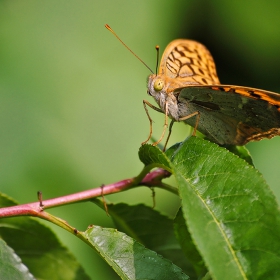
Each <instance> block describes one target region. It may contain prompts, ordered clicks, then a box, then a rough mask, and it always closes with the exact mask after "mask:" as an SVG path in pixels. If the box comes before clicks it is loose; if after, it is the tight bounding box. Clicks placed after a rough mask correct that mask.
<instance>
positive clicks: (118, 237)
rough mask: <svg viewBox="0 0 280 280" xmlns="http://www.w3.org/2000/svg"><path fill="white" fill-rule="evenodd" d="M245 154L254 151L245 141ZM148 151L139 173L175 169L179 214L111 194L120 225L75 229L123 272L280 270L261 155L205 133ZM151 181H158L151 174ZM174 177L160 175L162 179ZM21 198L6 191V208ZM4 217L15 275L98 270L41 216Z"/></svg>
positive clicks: (257, 273)
mask: <svg viewBox="0 0 280 280" xmlns="http://www.w3.org/2000/svg"><path fill="white" fill-rule="evenodd" d="M234 151H235V152H236V153H238V151H239V150H238V149H235V150H234ZM240 154H241V156H242V157H245V158H247V159H248V157H249V155H248V154H247V155H246V149H244V148H243V149H242V150H241V151H240ZM139 157H140V160H141V161H142V162H143V163H144V165H145V167H144V169H143V171H142V172H141V173H140V175H139V176H138V177H136V179H135V181H134V182H137V181H141V180H142V178H143V176H144V175H149V174H152V173H151V172H150V170H151V169H153V168H157V167H160V168H165V169H166V170H169V171H171V172H172V174H173V176H174V177H175V180H176V183H177V186H178V192H179V195H180V198H181V207H180V209H178V213H177V215H176V217H173V218H169V217H167V216H165V215H162V214H161V213H159V212H158V211H156V210H155V209H153V208H151V207H148V206H145V205H143V204H139V205H134V206H131V205H127V204H124V203H119V204H111V203H108V204H106V207H105V208H104V203H103V202H102V201H100V200H97V199H95V200H93V202H95V203H96V204H97V205H99V206H100V207H101V208H104V211H105V210H106V211H108V213H109V214H110V216H111V218H112V220H113V221H114V223H115V226H116V228H115V229H112V228H111V229H110V228H102V227H100V226H98V225H89V227H88V229H87V230H86V231H84V232H82V231H78V230H73V231H72V233H73V234H74V235H76V236H77V237H78V238H80V239H81V240H83V241H84V242H85V243H86V244H88V245H89V246H90V247H91V248H93V249H94V250H96V252H98V254H99V255H100V257H101V258H103V259H104V261H106V262H107V263H108V264H109V265H110V266H111V267H112V268H113V269H114V270H115V272H116V273H117V274H118V275H119V276H120V277H121V279H189V277H190V278H191V279H211V278H213V279H278V275H279V273H280V262H279V259H280V258H279V252H280V242H279V239H278V238H277V236H279V235H280V215H279V214H280V213H279V207H278V205H277V203H276V200H275V197H274V196H273V194H272V192H271V190H270V189H269V187H268V186H267V184H266V183H265V181H264V179H263V177H262V175H261V174H260V173H259V172H258V171H257V170H256V169H255V168H254V167H253V166H252V165H251V164H249V163H248V162H246V161H244V159H242V158H240V157H239V156H237V155H236V154H233V153H231V152H230V151H229V150H227V149H225V148H223V147H219V146H217V145H216V144H213V143H210V142H208V141H206V140H203V139H200V138H197V137H190V138H189V139H186V140H185V141H184V142H183V143H181V144H177V145H175V146H173V147H171V148H170V149H169V150H168V151H167V152H166V153H163V152H162V151H161V150H160V149H159V148H157V147H153V146H151V145H144V146H142V147H141V148H140V150H139ZM249 162H250V160H249ZM144 173H145V174H144ZM145 178H148V177H145ZM141 182H145V184H146V185H148V183H147V179H146V181H145V180H142V181H141ZM151 182H153V184H154V183H155V181H151ZM158 182H161V180H159V181H158ZM129 184H130V185H129V187H131V188H132V187H134V186H133V184H131V182H130V183H129ZM165 186H166V185H165V184H161V183H159V187H162V188H165ZM153 187H154V186H153ZM103 188H104V190H105V189H106V186H103ZM43 203H44V201H43ZM14 204H15V203H14V202H13V201H11V200H10V199H8V198H7V197H5V196H4V195H3V196H2V197H1V206H2V207H7V206H12V205H14ZM38 204H39V203H38ZM2 209H9V208H2ZM2 209H1V210H2ZM42 212H44V210H43V211H42ZM39 215H40V214H39ZM58 219H59V218H58ZM59 221H60V223H64V222H63V221H61V220H59ZM0 222H1V228H0V233H1V237H2V238H3V240H5V242H6V243H5V242H3V241H2V242H1V251H2V252H3V253H2V254H1V259H0V262H1V267H2V269H1V273H2V275H5V279H15V278H14V277H15V276H14V275H20V276H16V277H17V279H33V278H32V276H31V274H32V275H34V277H35V278H40V279H89V278H88V276H87V275H86V274H85V272H84V271H83V269H82V267H81V266H80V265H79V264H78V262H77V261H76V260H75V259H74V257H73V256H72V255H71V254H70V253H69V252H68V251H67V249H66V248H65V247H63V246H62V245H61V244H60V243H59V241H58V240H57V238H56V237H55V235H54V234H53V233H52V232H51V231H50V230H49V229H48V228H46V227H45V226H42V225H41V224H40V223H38V222H37V221H35V220H34V218H29V217H17V218H3V219H1V220H0ZM54 223H56V222H55V221H54ZM56 224H58V223H56ZM64 224H66V222H65V223H64ZM69 231H70V230H69ZM19 236H20V238H18V237H19ZM93 265H94V264H93ZM11 268H13V269H11ZM27 268H28V270H29V273H28V270H27ZM15 273H17V274H15Z"/></svg>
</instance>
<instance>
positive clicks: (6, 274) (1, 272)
mask: <svg viewBox="0 0 280 280" xmlns="http://www.w3.org/2000/svg"><path fill="white" fill-rule="evenodd" d="M0 252H1V254H0V268H1V269H0V279H5V280H14V279H18V280H20V279H23V280H29V279H32V280H33V279H35V278H34V277H33V276H32V275H31V274H30V272H29V271H28V268H27V267H26V266H25V265H24V264H23V263H22V262H21V259H20V258H19V257H18V256H17V255H16V254H15V252H14V251H13V250H12V249H11V248H10V247H9V246H8V245H7V244H6V243H5V242H4V241H3V240H2V239H0Z"/></svg>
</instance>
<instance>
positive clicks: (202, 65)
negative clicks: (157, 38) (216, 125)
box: [159, 39, 220, 91]
mask: <svg viewBox="0 0 280 280" xmlns="http://www.w3.org/2000/svg"><path fill="white" fill-rule="evenodd" d="M159 75H164V76H166V77H168V78H170V80H169V82H170V81H171V85H170V88H169V91H171V90H173V89H175V88H178V87H183V86H187V85H191V84H197V85H217V84H219V83H220V82H219V79H218V77H217V72H216V67H215V63H214V60H213V57H212V56H211V54H210V52H209V51H208V49H207V48H206V47H205V46H204V45H202V44H200V43H198V42H196V41H192V40H184V39H178V40H174V41H172V42H171V43H170V44H169V45H168V46H167V47H166V49H165V51H164V53H163V55H162V58H161V62H160V68H159Z"/></svg>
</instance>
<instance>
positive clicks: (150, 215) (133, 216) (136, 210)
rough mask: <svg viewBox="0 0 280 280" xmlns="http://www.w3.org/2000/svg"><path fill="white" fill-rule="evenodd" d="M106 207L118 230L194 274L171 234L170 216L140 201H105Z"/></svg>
mask: <svg viewBox="0 0 280 280" xmlns="http://www.w3.org/2000/svg"><path fill="white" fill-rule="evenodd" d="M107 207H108V211H109V213H110V216H111V217H112V219H113V221H114V223H115V224H116V227H117V229H118V230H119V231H122V232H124V233H126V234H127V235H129V236H130V237H132V238H134V239H136V240H137V241H139V242H140V243H141V244H143V245H144V246H145V247H147V248H148V249H150V250H153V251H155V252H157V253H158V254H160V255H162V256H163V257H164V258H166V259H169V260H171V261H172V262H173V263H174V264H175V265H177V266H179V267H180V268H182V269H183V271H184V272H185V273H187V274H188V276H190V277H193V276H195V275H196V273H195V271H194V269H193V267H192V265H191V263H190V261H189V260H188V259H187V258H186V257H185V255H184V253H183V251H182V250H181V248H180V244H179V242H178V241H177V239H176V237H175V234H174V230H173V220H172V219H170V218H168V217H167V216H164V215H162V214H160V213H159V212H158V211H156V210H154V209H152V208H150V207H148V206H145V205H143V204H140V205H136V206H130V205H127V204H124V203H119V204H116V205H113V204H107Z"/></svg>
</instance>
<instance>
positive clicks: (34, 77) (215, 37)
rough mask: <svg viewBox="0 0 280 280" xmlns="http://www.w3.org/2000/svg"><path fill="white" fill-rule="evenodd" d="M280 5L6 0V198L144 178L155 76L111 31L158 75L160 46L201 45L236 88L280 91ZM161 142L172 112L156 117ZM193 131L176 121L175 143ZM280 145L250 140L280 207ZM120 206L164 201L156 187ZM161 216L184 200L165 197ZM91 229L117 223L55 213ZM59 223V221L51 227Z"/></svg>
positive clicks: (2, 184) (0, 122)
mask: <svg viewBox="0 0 280 280" xmlns="http://www.w3.org/2000/svg"><path fill="white" fill-rule="evenodd" d="M279 10H280V2H276V1H274V2H267V1H264V0H262V1H247V2H245V1H240V0H239V1H222V0H217V1H208V0H196V1H194V0H193V1H166V0H165V1H147V0H143V1H138V2H136V1H128V0H123V1H120V0H115V1H112V0H111V1H108V0H104V1H95V0H92V1H72V0H68V1H54V0H49V1H35V0H29V1H23V0H14V1H5V0H1V1H0V107H1V110H0V116H1V117H0V133H1V134H0V135H1V136H0V191H1V192H3V193H6V194H8V195H9V196H11V197H13V198H14V199H16V200H17V201H18V202H19V203H27V202H32V201H35V200H36V192H37V191H38V190H40V191H42V192H43V198H44V199H48V198H53V197H56V196H61V195H66V194H70V193H74V192H77V191H82V190H86V189H89V188H95V187H98V186H100V185H101V184H108V183H112V182H116V181H119V180H122V179H125V178H130V177H133V176H135V175H137V174H138V173H139V172H140V170H141V168H142V164H141V163H140V162H139V160H138V157H137V152H138V148H139V147H140V143H141V142H142V141H143V140H145V139H146V137H147V135H148V130H149V124H148V120H147V117H146V115H145V112H144V109H143V105H142V100H143V99H147V100H149V101H152V100H151V98H149V97H148V96H147V94H146V77H147V76H148V75H149V74H150V73H149V71H148V70H147V69H146V68H145V67H144V66H143V65H142V64H141V63H140V62H139V61H138V60H137V59H136V58H135V57H133V56H132V55H131V54H130V53H129V52H128V51H127V50H126V49H125V48H124V47H123V46H122V45H121V44H120V43H119V42H118V41H117V40H116V38H115V37H114V36H113V35H112V34H110V32H108V31H107V30H106V29H105V27H104V24H106V23H108V24H109V25H110V26H111V27H112V28H113V29H114V30H115V31H116V32H117V33H118V35H119V36H120V37H121V38H122V39H123V40H124V41H125V42H126V43H127V45H128V46H129V47H130V48H131V49H132V50H133V51H134V52H135V53H137V54H138V55H139V56H140V57H141V58H142V59H143V60H144V61H145V62H146V63H147V64H148V65H149V66H150V67H151V68H152V69H155V64H156V53H155V50H154V47H155V45H157V44H158V45H160V46H161V52H163V50H164V48H165V46H166V45H167V44H168V43H169V42H170V41H171V40H173V39H176V38H189V39H195V40H198V41H200V42H202V43H203V44H205V45H206V46H207V47H208V48H209V50H210V51H211V53H212V54H213V56H214V59H215V61H216V64H217V69H218V75H219V77H220V80H221V82H222V83H224V84H233V85H243V86H252V87H255V88H262V89H266V90H271V91H276V92H280V84H279V73H280V55H279V49H280V29H279V24H280V17H279ZM151 114H152V117H153V119H154V121H155V126H154V137H155V138H157V137H158V136H159V135H160V133H161V130H162V125H163V119H162V115H160V114H158V113H156V112H155V113H154V112H152V113H151ZM187 135H188V129H187V127H186V126H185V125H184V124H175V126H174V129H173V135H172V137H171V140H170V144H173V143H175V142H177V141H181V140H183V139H184V138H185V137H186V136H187ZM279 146H280V137H276V138H274V139H272V140H263V141H261V142H256V143H250V144H248V145H247V147H248V148H249V150H250V151H251V153H252V157H253V159H254V162H255V165H256V167H257V168H258V169H259V170H260V172H261V173H262V174H263V175H264V178H265V179H266V180H267V182H268V183H269V185H270V186H271V188H272V190H273V192H274V193H275V195H276V197H277V199H278V201H279V200H280V188H279V178H280V175H279V173H280V172H279V167H280V157H279V155H280V152H279V151H278V149H279ZM108 199H109V200H110V201H113V202H118V201H123V202H126V203H129V204H135V203H145V204H148V205H152V199H151V192H150V191H149V190H148V189H147V188H139V189H137V190H133V191H128V192H125V193H122V194H117V195H111V196H109V197H108ZM156 199H157V205H156V209H158V210H160V211H161V212H163V213H166V214H168V215H173V214H174V213H175V211H176V209H177V205H178V200H177V198H176V197H175V196H173V195H171V194H169V193H165V192H163V191H157V196H156ZM51 212H52V213H53V214H55V215H58V216H59V217H61V218H63V219H65V220H67V221H68V222H69V223H70V224H71V225H72V226H75V227H76V228H78V229H79V230H85V229H86V227H87V226H88V225H89V224H98V225H101V226H104V227H112V226H113V224H112V223H111V220H110V218H108V217H107V216H106V214H104V213H103V211H101V210H100V209H99V208H97V207H96V206H95V205H93V204H92V203H80V204H76V205H70V206H65V207H60V208H57V209H52V210H51ZM50 226H51V225H50ZM51 227H52V228H53V230H54V231H55V232H56V233H57V234H58V236H59V237H60V239H61V240H62V242H63V243H64V244H65V245H66V246H67V247H69V248H70V250H71V251H72V252H73V253H74V255H75V256H76V257H77V259H78V260H79V261H80V262H81V263H82V264H83V266H84V267H85V269H86V271H87V272H88V274H89V275H91V277H92V279H108V278H109V277H110V279H118V277H116V276H115V274H114V272H113V271H112V270H111V269H110V268H109V267H108V266H107V265H106V264H105V262H104V261H103V260H101V258H100V257H99V256H98V255H97V254H96V253H95V252H93V251H92V250H91V249H89V248H88V247H87V245H85V244H83V243H82V242H81V241H79V240H76V238H75V237H73V236H71V235H70V234H69V233H65V232H64V231H62V230H60V229H59V228H57V227H53V226H51Z"/></svg>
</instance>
